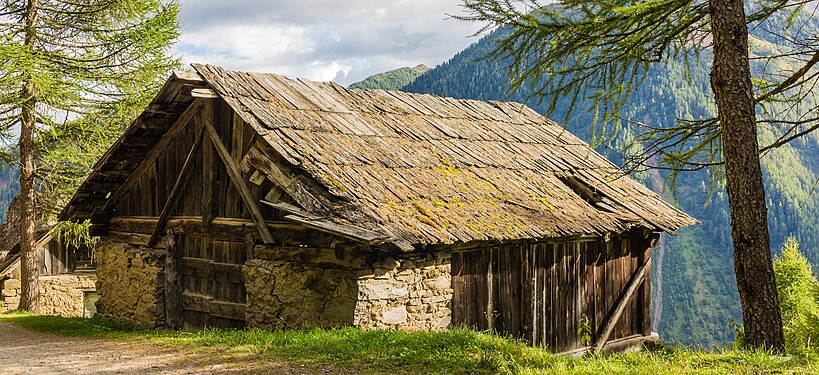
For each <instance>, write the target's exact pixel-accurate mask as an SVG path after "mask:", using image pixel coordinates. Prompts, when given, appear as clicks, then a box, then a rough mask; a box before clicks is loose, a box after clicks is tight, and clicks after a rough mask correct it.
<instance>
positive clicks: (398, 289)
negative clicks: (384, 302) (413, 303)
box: [358, 282, 409, 300]
mask: <svg viewBox="0 0 819 375" xmlns="http://www.w3.org/2000/svg"><path fill="white" fill-rule="evenodd" d="M358 294H359V296H360V297H361V299H362V300H379V299H395V298H403V297H406V296H407V295H409V291H408V290H407V287H406V286H397V285H392V284H389V283H373V282H367V283H360V284H359V285H358Z"/></svg>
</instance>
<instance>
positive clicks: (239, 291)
mask: <svg viewBox="0 0 819 375" xmlns="http://www.w3.org/2000/svg"><path fill="white" fill-rule="evenodd" d="M180 243H181V245H182V246H181V247H182V249H181V251H182V267H181V268H182V278H181V285H182V321H183V326H184V327H186V328H203V327H222V328H242V327H244V326H245V301H246V294H245V286H244V282H243V279H242V265H243V264H244V262H245V260H246V259H247V251H246V248H247V247H246V245H245V244H244V243H241V242H227V241H214V240H211V239H209V238H203V237H192V236H184V237H182V238H181V239H180Z"/></svg>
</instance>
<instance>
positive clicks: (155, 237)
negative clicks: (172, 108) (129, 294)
mask: <svg viewBox="0 0 819 375" xmlns="http://www.w3.org/2000/svg"><path fill="white" fill-rule="evenodd" d="M197 119H198V120H200V121H201V116H197ZM204 135H205V128H204V127H202V128H200V129H199V131H198V132H197V134H196V140H195V141H193V146H191V150H190V151H189V152H188V156H187V157H186V158H185V163H184V164H182V170H180V171H179V176H178V177H177V178H176V181H175V182H174V184H173V188H172V189H171V192H170V193H169V194H168V199H167V200H165V205H164V206H162V212H160V214H159V220H157V222H156V226H155V227H154V230H153V232H151V238H150V239H149V240H148V247H153V246H154V245H156V242H157V241H159V235H160V234H161V233H162V231H164V230H165V223H167V222H168V216H170V214H171V210H173V209H174V207H176V203H177V201H179V192H181V191H182V187H183V186H184V185H185V183H187V182H188V180H189V179H190V175H191V173H190V170H191V167H193V158H194V157H195V156H196V153H197V152H199V149H200V148H201V146H202V139H203V138H204Z"/></svg>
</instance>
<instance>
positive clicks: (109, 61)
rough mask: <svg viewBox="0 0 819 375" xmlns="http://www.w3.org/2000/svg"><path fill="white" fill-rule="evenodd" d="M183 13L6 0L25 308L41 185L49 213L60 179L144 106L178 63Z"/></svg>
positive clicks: (73, 175) (101, 1)
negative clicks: (175, 49)
mask: <svg viewBox="0 0 819 375" xmlns="http://www.w3.org/2000/svg"><path fill="white" fill-rule="evenodd" d="M177 14H178V3H177V1H176V0H135V1H117V0H82V1H74V0H5V1H3V2H0V31H2V34H0V35H2V36H1V37H0V138H2V139H3V140H5V141H6V144H11V143H13V141H14V140H15V139H17V134H18V132H19V141H18V142H17V144H18V147H17V149H16V150H15V151H16V152H17V154H18V155H19V163H20V169H19V170H20V194H21V196H22V197H23V199H22V201H21V202H22V203H21V218H20V221H21V240H20V247H21V259H22V263H21V264H22V266H21V273H22V284H23V285H22V291H21V307H22V308H24V309H35V310H36V308H37V295H38V293H39V289H38V288H37V276H38V270H37V269H38V263H39V260H38V256H37V254H36V253H35V250H34V248H33V247H34V246H33V244H34V241H35V239H34V226H35V221H36V218H37V216H41V217H44V216H47V215H43V213H42V212H41V213H40V214H39V215H38V214H37V213H36V211H35V205H36V203H37V199H36V197H37V187H36V186H37V185H39V186H40V188H41V190H40V191H41V192H42V193H47V194H40V197H41V198H44V199H42V201H44V202H48V204H46V205H44V206H45V207H48V208H50V209H49V210H46V212H47V213H48V212H50V213H53V212H54V211H55V207H57V206H59V205H60V203H61V201H62V200H64V198H65V197H66V196H67V194H66V193H67V191H66V190H65V189H62V188H58V187H61V186H63V185H62V184H64V183H65V182H67V181H70V182H72V183H74V184H76V183H78V182H79V180H80V179H81V174H82V173H77V171H78V170H82V169H83V168H84V167H87V165H88V164H89V163H90V160H96V158H97V157H98V156H99V150H100V149H104V147H105V146H107V145H108V143H110V142H111V140H112V138H113V135H114V134H116V133H117V131H116V130H117V128H118V127H119V126H121V125H122V124H123V123H125V122H127V120H126V119H129V118H132V117H133V115H134V113H135V112H136V111H139V110H141V109H142V108H141V107H142V106H144V104H145V103H146V101H147V100H146V99H147V98H149V97H150V96H151V95H152V94H153V92H154V90H155V88H156V85H157V84H158V83H159V79H160V78H159V77H162V76H165V75H166V74H167V71H168V70H170V69H171V68H172V67H174V66H176V65H177V64H178V62H177V60H176V59H175V58H173V57H172V56H170V54H169V48H170V45H171V43H173V41H174V40H175V39H176V38H177V36H178V29H179V23H178V21H177ZM7 154H8V153H7ZM37 162H39V163H41V165H42V166H44V168H42V169H41V170H38V169H37ZM37 181H39V184H36V182H37ZM41 203H42V202H41Z"/></svg>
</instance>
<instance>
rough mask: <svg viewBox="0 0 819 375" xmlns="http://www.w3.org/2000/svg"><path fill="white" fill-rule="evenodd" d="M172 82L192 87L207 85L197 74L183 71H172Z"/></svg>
mask: <svg viewBox="0 0 819 375" xmlns="http://www.w3.org/2000/svg"><path fill="white" fill-rule="evenodd" d="M171 78H172V79H173V80H174V81H177V82H182V83H187V84H193V85H207V82H205V79H204V78H202V76H201V75H199V73H197V72H186V71H184V70H174V71H173V73H172V74H171Z"/></svg>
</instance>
